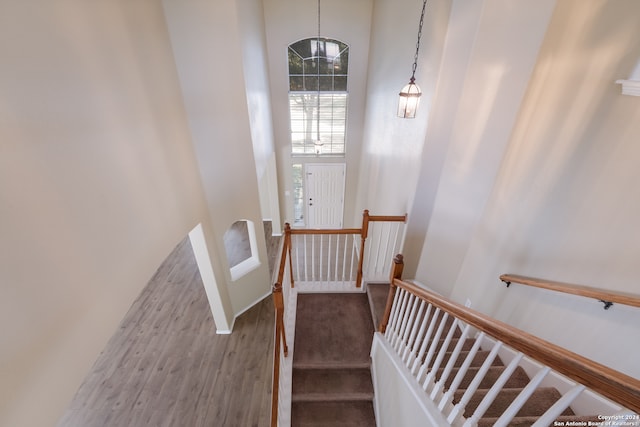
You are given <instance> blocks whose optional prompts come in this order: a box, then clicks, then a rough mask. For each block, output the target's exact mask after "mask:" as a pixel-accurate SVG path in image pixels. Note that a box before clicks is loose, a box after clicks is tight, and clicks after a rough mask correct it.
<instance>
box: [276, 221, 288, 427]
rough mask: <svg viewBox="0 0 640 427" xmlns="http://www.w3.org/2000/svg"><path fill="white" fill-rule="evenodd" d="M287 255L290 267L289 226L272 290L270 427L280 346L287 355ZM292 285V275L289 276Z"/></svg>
mask: <svg viewBox="0 0 640 427" xmlns="http://www.w3.org/2000/svg"><path fill="white" fill-rule="evenodd" d="M287 254H289V265H290V268H293V267H292V266H291V226H290V225H289V223H286V224H285V225H284V239H283V241H282V253H281V256H280V265H279V267H278V278H277V281H276V283H275V284H274V285H273V288H272V295H273V305H274V308H275V317H276V319H275V336H274V344H273V376H272V381H273V384H272V387H271V427H277V425H278V397H279V394H280V346H281V345H282V346H283V347H284V356H285V357H287V356H288V354H289V348H288V347H287V338H286V334H285V329H284V298H283V295H282V282H283V281H284V271H285V268H286V267H287ZM291 283H292V284H293V274H292V275H291Z"/></svg>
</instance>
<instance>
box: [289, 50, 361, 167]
mask: <svg viewBox="0 0 640 427" xmlns="http://www.w3.org/2000/svg"><path fill="white" fill-rule="evenodd" d="M288 56H289V112H290V115H291V153H292V154H293V155H294V156H305V155H314V156H332V155H333V156H344V153H345V141H346V129H347V127H346V124H347V98H348V92H347V70H348V68H349V46H347V45H346V44H345V43H343V42H341V41H339V40H333V39H328V38H308V39H304V40H300V41H297V42H295V43H293V44H291V45H289V55H288Z"/></svg>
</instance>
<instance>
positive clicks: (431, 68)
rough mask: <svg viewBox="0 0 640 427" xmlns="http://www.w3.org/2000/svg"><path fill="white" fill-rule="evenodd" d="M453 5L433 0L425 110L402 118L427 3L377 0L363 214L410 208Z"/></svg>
mask: <svg viewBox="0 0 640 427" xmlns="http://www.w3.org/2000/svg"><path fill="white" fill-rule="evenodd" d="M450 3H451V2H450V1H438V2H429V3H428V4H427V10H426V16H425V20H424V26H423V30H422V38H421V41H420V52H419V60H418V67H417V72H416V82H417V84H418V85H419V86H420V88H421V89H422V97H421V100H420V108H419V109H418V113H417V116H416V118H415V119H400V118H398V117H397V108H398V93H399V92H400V90H401V89H402V87H403V86H404V85H406V84H407V83H408V82H409V78H410V77H411V68H412V64H413V60H414V55H415V48H416V40H417V35H418V23H419V21H420V12H421V10H422V2H420V1H416V0H403V1H400V2H399V1H397V0H394V1H391V0H383V1H376V2H375V5H374V12H373V23H372V32H371V53H370V62H369V79H368V83H367V105H366V117H365V128H364V147H363V154H362V162H361V163H362V164H361V170H360V180H359V188H358V201H357V209H356V211H357V213H358V212H359V211H361V210H362V209H369V210H371V212H372V213H374V214H376V215H399V214H400V215H401V214H404V213H406V212H409V211H410V208H411V205H412V201H413V193H414V191H415V186H416V182H417V178H418V174H419V172H420V167H421V154H422V150H423V146H424V138H425V134H426V132H427V124H428V123H429V121H430V111H431V104H432V102H433V98H434V96H435V89H436V83H437V80H438V74H439V67H440V60H441V55H442V48H443V44H444V35H445V32H446V29H447V17H448V15H449V9H450Z"/></svg>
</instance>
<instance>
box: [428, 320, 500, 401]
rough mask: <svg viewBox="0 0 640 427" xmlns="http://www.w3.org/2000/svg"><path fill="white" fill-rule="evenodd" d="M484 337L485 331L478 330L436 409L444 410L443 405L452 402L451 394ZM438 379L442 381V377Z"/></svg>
mask: <svg viewBox="0 0 640 427" xmlns="http://www.w3.org/2000/svg"><path fill="white" fill-rule="evenodd" d="M468 327H469V326H467V328H468ZM484 337H485V333H484V332H480V334H478V336H477V337H476V340H475V342H474V343H473V346H472V347H471V350H469V354H467V357H466V358H465V359H464V362H462V365H461V366H460V369H458V373H457V374H456V376H455V378H454V379H453V381H452V382H451V385H450V386H449V389H448V390H447V392H446V393H445V394H444V396H442V399H441V400H440V403H439V404H438V409H440V411H444V409H445V407H447V406H448V405H450V404H451V403H452V402H453V395H454V393H455V392H456V391H457V390H458V387H459V386H460V383H461V382H462V380H463V379H464V376H465V375H466V374H467V371H468V370H469V367H470V366H471V362H473V359H474V358H475V357H476V354H477V353H478V350H479V349H480V345H481V344H482V341H483V340H484ZM494 358H495V354H494V357H493V358H491V362H493V359H494ZM491 362H489V363H491ZM440 381H442V379H441V380H440Z"/></svg>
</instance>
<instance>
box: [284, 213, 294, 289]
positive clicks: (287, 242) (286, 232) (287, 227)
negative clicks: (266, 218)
mask: <svg viewBox="0 0 640 427" xmlns="http://www.w3.org/2000/svg"><path fill="white" fill-rule="evenodd" d="M284 244H285V246H286V248H287V254H288V255H289V277H290V278H291V287H292V288H293V286H294V280H293V258H291V225H290V224H289V223H288V222H286V223H285V224H284Z"/></svg>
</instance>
